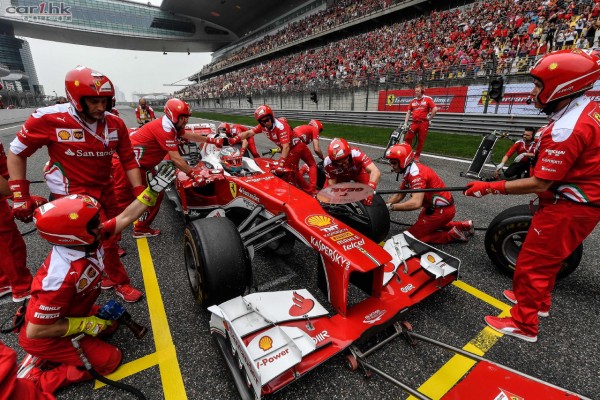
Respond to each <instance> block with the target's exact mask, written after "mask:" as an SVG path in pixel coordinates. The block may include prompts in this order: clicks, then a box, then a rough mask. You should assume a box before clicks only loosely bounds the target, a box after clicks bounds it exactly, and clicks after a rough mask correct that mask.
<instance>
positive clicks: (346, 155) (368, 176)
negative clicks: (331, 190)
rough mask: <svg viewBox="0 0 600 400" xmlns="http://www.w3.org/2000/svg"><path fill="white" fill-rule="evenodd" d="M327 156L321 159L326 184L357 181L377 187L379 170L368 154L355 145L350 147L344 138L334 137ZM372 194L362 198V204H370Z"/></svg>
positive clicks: (379, 175) (379, 176)
mask: <svg viewBox="0 0 600 400" xmlns="http://www.w3.org/2000/svg"><path fill="white" fill-rule="evenodd" d="M327 154H328V156H327V157H325V160H324V161H323V169H324V170H325V178H326V179H327V181H326V186H327V185H335V184H336V183H342V182H352V181H353V182H359V183H364V184H365V185H369V186H371V187H372V188H373V189H376V188H377V184H378V183H379V179H380V178H381V171H379V168H377V166H376V165H375V163H374V162H373V161H371V159H370V158H369V156H368V155H366V154H365V153H363V152H362V151H360V149H358V148H357V147H353V148H350V145H349V144H348V142H347V141H346V139H338V138H335V139H333V140H332V141H331V143H329V147H328V148H327ZM372 203H373V196H369V197H367V198H366V199H365V200H363V204H365V205H367V206H370V205H371V204H372Z"/></svg>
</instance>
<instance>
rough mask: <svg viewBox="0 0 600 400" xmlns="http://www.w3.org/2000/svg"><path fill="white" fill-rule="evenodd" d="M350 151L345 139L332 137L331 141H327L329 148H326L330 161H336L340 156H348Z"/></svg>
mask: <svg viewBox="0 0 600 400" xmlns="http://www.w3.org/2000/svg"><path fill="white" fill-rule="evenodd" d="M351 152H352V150H351V149H350V145H349V144H348V142H347V141H346V139H339V138H335V139H333V140H332V141H331V143H329V148H328V149H327V153H328V154H329V158H330V159H331V161H338V160H341V159H342V158H346V157H348V156H350V153H351Z"/></svg>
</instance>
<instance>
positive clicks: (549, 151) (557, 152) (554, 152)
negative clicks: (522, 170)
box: [544, 149, 566, 157]
mask: <svg viewBox="0 0 600 400" xmlns="http://www.w3.org/2000/svg"><path fill="white" fill-rule="evenodd" d="M544 151H545V152H546V154H548V155H549V156H555V157H560V156H562V155H563V154H565V153H566V151H564V150H554V149H546V150H544Z"/></svg>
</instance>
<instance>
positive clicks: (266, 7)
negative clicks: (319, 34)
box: [160, 0, 313, 38]
mask: <svg viewBox="0 0 600 400" xmlns="http://www.w3.org/2000/svg"><path fill="white" fill-rule="evenodd" d="M312 1H313V0H286V1H281V0H218V1H217V0H163V2H162V4H161V6H160V8H161V10H163V11H169V12H174V13H177V14H182V15H186V16H190V17H196V18H200V19H202V20H204V21H208V22H212V23H214V24H216V25H220V26H222V27H223V28H225V29H228V30H230V31H231V32H233V33H234V34H236V35H237V36H238V37H240V38H241V37H243V36H244V35H245V34H246V33H248V32H251V31H253V30H256V29H258V28H260V27H262V26H263V25H266V24H268V23H270V22H272V20H273V19H275V18H277V17H280V16H282V15H284V14H286V13H287V12H289V11H291V10H293V9H295V8H297V7H299V6H301V5H302V4H306V3H310V2H312Z"/></svg>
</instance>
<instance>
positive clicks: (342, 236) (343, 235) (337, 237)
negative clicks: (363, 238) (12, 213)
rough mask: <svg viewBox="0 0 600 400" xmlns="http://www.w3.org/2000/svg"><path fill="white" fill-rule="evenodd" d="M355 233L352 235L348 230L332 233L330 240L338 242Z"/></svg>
mask: <svg viewBox="0 0 600 400" xmlns="http://www.w3.org/2000/svg"><path fill="white" fill-rule="evenodd" d="M355 236H356V235H354V233H352V232H350V231H345V232H343V233H339V234H337V235H332V236H331V240H333V241H334V242H338V243H339V242H340V241H342V240H343V239H346V238H351V237H355Z"/></svg>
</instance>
